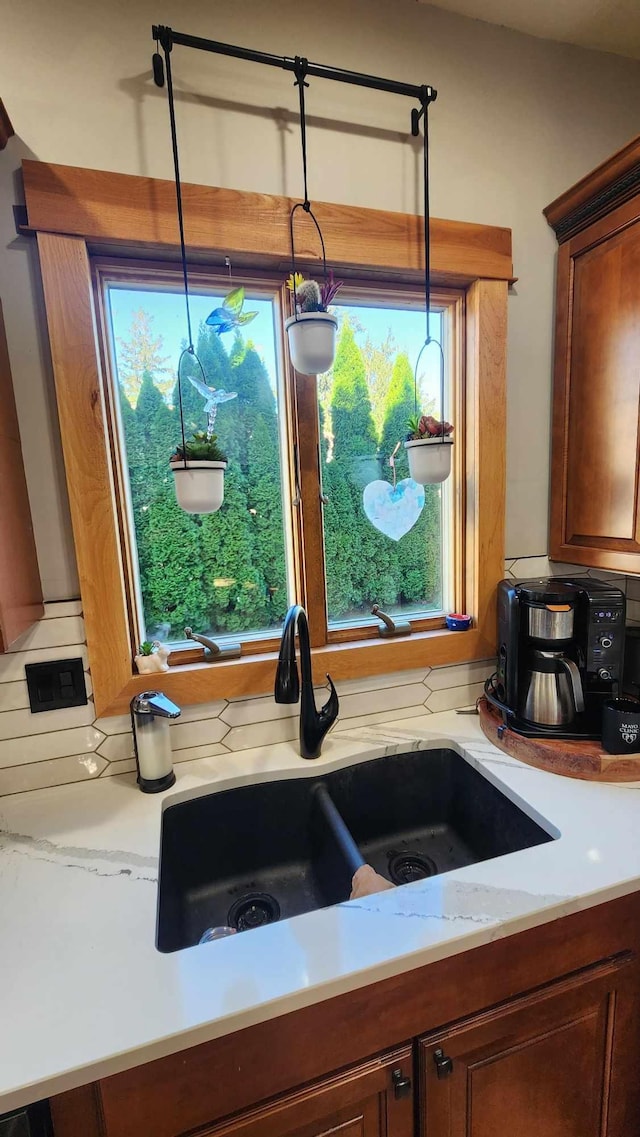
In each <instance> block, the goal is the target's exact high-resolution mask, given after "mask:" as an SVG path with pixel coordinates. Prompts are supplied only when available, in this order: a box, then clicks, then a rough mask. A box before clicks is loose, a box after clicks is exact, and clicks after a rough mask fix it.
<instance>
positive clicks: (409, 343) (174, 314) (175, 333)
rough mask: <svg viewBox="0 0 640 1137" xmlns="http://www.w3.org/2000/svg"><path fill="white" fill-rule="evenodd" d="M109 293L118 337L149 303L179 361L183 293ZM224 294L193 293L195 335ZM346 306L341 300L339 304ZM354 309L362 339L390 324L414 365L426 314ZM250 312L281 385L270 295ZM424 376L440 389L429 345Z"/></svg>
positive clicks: (380, 337)
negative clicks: (138, 311) (277, 372)
mask: <svg viewBox="0 0 640 1137" xmlns="http://www.w3.org/2000/svg"><path fill="white" fill-rule="evenodd" d="M109 298H110V304H111V313H112V320H113V329H114V334H115V337H116V341H117V340H118V339H119V338H123V339H126V338H127V337H128V334H129V328H130V325H131V319H132V316H133V313H134V312H135V311H137V309H139V308H144V309H145V311H147V312H148V313H149V314H150V315H151V317H152V318H153V326H154V330H155V332H156V334H159V335H161V336H162V338H163V341H164V343H163V349H162V350H163V354H164V355H167V356H169V358H170V360H171V362H172V363H174V365H177V362H178V357H179V355H180V347H181V344H182V341H183V340H184V339H185V338H186V334H187V333H186V328H187V323H186V314H185V303H184V296H183V294H182V292H179V291H150V290H148V289H129V288H118V287H115V286H113V285H111V286H110V287H109ZM222 300H223V297H222V295H212V294H211V293H208V294H207V295H202V294H198V293H197V292H191V293H190V307H191V322H192V326H193V332H194V340H195V339H196V337H197V329H198V326H199V324H200V321H201V320H205V319H206V317H207V316H208V315H209V313H210V312H211V311H212V309H213V308H217V307H219V306H220V305H221V304H222ZM342 307H343V306H342V305H340V304H336V305H335V308H336V309H340V308H342ZM348 307H349V310H350V311H351V312H352V313H353V315H354V316H355V317H356V318H357V320H358V322H359V324H361V325H362V328H363V331H362V332H358V333H357V338H358V339H359V340H360V339H364V338H366V335H367V334H368V335H369V336H370V337H371V339H372V340H373V341H374V342H375V343H382V342H383V341H384V340H385V338H386V336H387V332H388V331H389V329H391V330H392V332H393V335H394V338H395V340H396V343H397V345H398V350H399V351H406V353H407V355H408V356H409V359H410V361H411V364H412V366H413V365H414V363H415V360H416V359H417V357H418V352H419V351H420V348H421V347H422V344H423V342H424V336H425V317H424V312H422V311H419V310H418V311H408V310H406V309H404V310H403V309H390V308H385V309H380V308H372V307H364V306H362V305H357V306H356V305H352V304H350V305H348ZM244 310H245V311H257V312H258V315H257V317H256V318H255V320H253V322H252V323H251V324H249V325H247V327H246V328H244V329H243V334H244V336H245V337H246V338H247V339H250V340H251V341H252V342H253V344H254V347H255V348H256V349H257V351H258V352H259V354H260V356H261V357H262V359H263V361H264V364H265V366H266V368H267V371H268V373H269V377H270V379H271V383H272V386H273V388H274V390H275V389H276V351H275V343H276V338H275V334H274V310H273V306H272V304H271V301H270V300H267V299H253V300H252V299H251V298H247V299H246V300H245V304H244ZM431 330H432V333H433V334H437V332H438V330H439V321H438V319H437V318H436V317H435V316H432V326H431ZM222 342H223V344H224V346H225V347H226V348H227V350H229V349H230V347H231V344H232V343H233V332H228V333H226V334H224V335H223V336H222ZM420 371H421V373H424V378H423V381H422V383H421V389H422V394H423V396H427V397H428V396H437V391H438V376H439V368H438V356H437V349H435V348H430V349H428V350H427V351H426V352H425V355H424V356H423V359H422V361H421V366H420Z"/></svg>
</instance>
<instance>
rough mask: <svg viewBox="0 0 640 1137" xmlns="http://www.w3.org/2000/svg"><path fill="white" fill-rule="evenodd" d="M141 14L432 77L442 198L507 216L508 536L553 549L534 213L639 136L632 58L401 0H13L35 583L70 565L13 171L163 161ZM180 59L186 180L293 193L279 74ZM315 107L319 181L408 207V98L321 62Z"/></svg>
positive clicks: (327, 187)
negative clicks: (312, 0)
mask: <svg viewBox="0 0 640 1137" xmlns="http://www.w3.org/2000/svg"><path fill="white" fill-rule="evenodd" d="M152 23H167V24H170V25H172V26H173V27H175V28H177V29H179V30H181V31H189V32H192V33H195V34H200V35H206V36H212V37H215V38H218V39H221V40H226V41H228V42H236V43H243V44H247V45H249V46H252V47H257V48H262V49H265V50H268V51H273V52H277V53H280V54H289V55H294V54H296V53H298V54H306V55H307V56H308V57H309V58H311V59H313V60H316V61H319V62H326V63H331V64H336V65H338V66H343V67H351V68H354V69H358V70H362V71H369V72H373V73H376V74H380V75H389V76H391V77H399V78H406V79H407V80H409V81H413V82H416V83H421V82H429V83H431V84H433V85H434V86H436V87H437V88H438V90H439V98H438V102H437V103H436V105H435V107H434V108H433V111H432V115H431V120H432V139H433V145H432V182H433V186H432V211H433V213H434V215H436V216H440V217H447V218H452V219H461V220H467V221H478V222H485V223H487V224H496V225H506V226H510V227H511V228H512V229H513V238H514V262H515V272H516V275H517V276H518V278H519V280H518V283H517V284H516V286H515V287H514V289H513V294H512V297H511V300H510V307H509V318H510V330H509V439H508V481H509V497H508V524H507V554H508V556H510V557H524V556H531V555H535V554H542V553H544V552H546V548H547V495H548V456H549V396H550V384H551V342H552V309H553V275H554V253H555V241H554V238H553V234H552V233H551V231H550V230H549V229H548V227H547V225H546V222H545V220H544V218H543V217H542V214H541V210H542V208H543V206H545V205H546V204H547V203H548V202H549V201H550V200H551V199H552V198H553V197H555V196H556V195H557V194H558V193H560V192H562V191H563V190H564V189H566V188H567V187H568V186H569V185H570V184H571V183H572V182H574V181H575V180H576V179H577V178H578V177H580V176H581V175H583V174H584V173H586V172H587V171H588V170H589V169H591V168H592V167H593V166H594V165H596V164H597V163H598V162H600V161H602V160H603V159H604V158H606V157H607V156H608V155H609V154H610V153H611V152H612V151H613V150H615V149H616V148H618V147H619V146H621V145H622V144H624V143H625V142H626V141H627V140H628V139H629V138H630V137H631V136H633V135H634V134H635V133H636V132H637V130H638V110H637V108H638V106H640V64H639V63H637V62H633V61H630V60H629V61H627V60H624V59H621V58H618V57H614V56H607V55H603V54H600V53H595V52H588V51H585V50H582V49H579V48H571V47H568V46H566V45H561V44H553V43H550V42H547V41H543V40H538V39H533V38H531V37H527V36H524V35H520V34H518V33H515V32H509V31H507V30H505V29H502V28H497V27H491V26H489V25H487V24H482V23H479V22H477V21H473V20H469V19H466V18H463V17H457V16H453V15H450V14H449V13H446V12H442V11H439V10H437V9H432V8H429V7H424V6H423V5H418V4H414V3H412V2H410V0H351V2H350V3H348V4H345V3H344V0H343V2H341V3H339V2H338V0H323V3H321V4H303V3H301V2H300V0H280V2H276V0H271V2H268V0H242V3H240V4H223V3H218V4H213V3H211V2H210V0H209V2H207V0H187V2H186V3H185V2H182V3H177V2H175V0H128V2H127V3H125V2H123V0H113V3H111V4H110V5H102V4H95V3H94V4H87V3H86V2H81V0H56V2H55V3H53V4H52V3H50V0H46V2H45V0H29V2H28V3H26V4H25V3H24V2H23V0H4V13H3V16H2V28H3V40H4V42H3V53H2V54H3V62H2V91H1V94H2V97H3V99H4V102H5V106H6V107H7V110H8V111H9V113H10V115H11V118H12V120H13V124H14V127H15V129H16V133H17V136H18V137H17V138H15V139H12V141H11V142H10V144H9V146H8V148H7V150H6V151H5V152H4V153H3V154H2V155H0V295H1V296H2V300H3V304H4V308H5V318H6V321H7V332H8V338H9V349H10V354H11V360H12V365H13V374H14V381H15V385H16V396H17V401H18V411H19V416H20V423H21V427H22V432H23V447H24V451H25V457H26V463H27V478H28V483H29V492H30V496H31V501H32V507H33V513H34V520H35V527H36V535H37V541H38V552H39V558H40V566H41V571H42V576H43V581H44V587H45V594H46V597H47V598H48V599H56V598H62V597H67V596H72V595H74V594H76V592H77V580H76V575H75V566H74V558H73V547H72V541H71V536H70V528H69V521H68V508H67V503H66V495H65V489H64V476H63V473H62V466H61V460H60V446H59V437H58V429H57V423H56V418H55V410H54V400H53V396H52V389H51V377H50V363H49V360H48V357H47V348H46V336H44V335H43V331H42V318H41V301H40V296H39V288H38V283H37V270H36V269H35V267H34V258H33V248H32V244H31V243H30V242H28V241H26V240H24V239H17V238H16V237H15V233H14V231H13V228H12V217H11V204H12V202H13V201H14V200H15V197H14V192H15V190H14V178H13V172H14V170H15V169H16V168H17V166H18V165H19V162H20V159H21V158H22V157H23V156H31V157H36V158H38V159H41V160H44V161H49V162H60V163H66V164H69V165H77V166H89V167H97V168H101V169H108V170H117V171H122V172H126V173H136V174H148V175H151V176H155V177H169V176H170V175H171V162H170V149H169V138H168V126H167V109H166V103H165V96H164V93H162V92H159V91H157V89H156V88H155V87H154V86H153V83H152V81H151V78H150V57H151V51H152V43H151V40H150V27H151V24H152ZM174 69H175V81H176V86H177V87H179V88H180V90H181V91H182V92H184V93H185V96H186V97H184V98H182V99H181V101H180V105H179V108H178V121H179V130H180V144H181V154H182V162H183V174H184V177H185V178H186V179H187V180H191V181H196V182H209V183H212V184H217V185H223V186H230V187H237V188H240V189H248V190H264V191H267V192H272V193H291V194H298V193H300V190H301V180H300V168H299V137H298V133H297V129H296V124H295V118H294V116H293V112H295V108H296V105H297V93H296V92H295V91H294V89H293V87H292V81H291V76H290V75H287V74H285V73H284V72H280V71H279V70H276V69H273V70H270V69H266V68H258V67H256V66H255V65H251V64H243V63H240V62H236V61H233V60H230V59H221V58H217V57H211V56H204V55H202V56H200V55H197V54H196V53H193V52H187V51H185V50H181V49H176V50H175V53H174ZM274 108H275V109H274ZM278 108H279V109H278ZM308 110H309V113H310V115H311V116H312V118H311V123H310V136H309V151H310V164H311V165H310V170H311V174H310V190H311V194H312V196H313V197H314V198H316V199H317V200H323V199H324V200H329V201H331V200H332V201H341V202H346V203H348V204H354V205H366V206H374V207H379V208H383V209H392V210H404V211H413V210H417V209H419V177H418V171H419V166H418V155H417V153H416V151H415V149H414V147H413V145H412V143H411V141H410V140H408V138H407V128H408V119H409V104H408V102H407V101H406V100H403V99H400V98H394V97H392V96H383V95H380V94H377V93H373V92H366V91H360V90H357V89H355V88H348V87H343V86H342V85H337V84H330V83H323V82H321V81H320V80H315V81H312V83H311V87H310V90H309V92H308ZM288 116H289V117H288ZM326 236H327V243H328V246H329V252H330V242H331V238H330V234H327V235H326Z"/></svg>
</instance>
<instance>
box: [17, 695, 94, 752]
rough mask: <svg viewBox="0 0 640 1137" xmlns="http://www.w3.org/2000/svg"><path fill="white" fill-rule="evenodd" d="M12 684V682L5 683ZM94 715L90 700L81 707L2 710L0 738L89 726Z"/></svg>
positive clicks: (29, 735)
mask: <svg viewBox="0 0 640 1137" xmlns="http://www.w3.org/2000/svg"><path fill="white" fill-rule="evenodd" d="M7 686H12V684H7ZM94 717H95V708H94V705H93V703H92V702H91V701H89V702H88V703H86V704H85V705H84V706H82V707H65V708H63V709H62V710H59V711H40V712H38V714H35V715H32V714H31V711H30V710H29V709H28V708H27V710H18V711H2V712H1V713H0V739H3V738H28V737H31V736H32V735H34V734H47V733H48V732H50V731H54V730H69V729H70V728H71V727H74V726H90V725H91V723H92V722H93V720H94Z"/></svg>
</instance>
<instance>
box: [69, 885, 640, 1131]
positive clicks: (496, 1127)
mask: <svg viewBox="0 0 640 1137" xmlns="http://www.w3.org/2000/svg"><path fill="white" fill-rule="evenodd" d="M639 953H640V895H634V896H630V897H625V898H622V899H620V900H617V901H612V902H611V903H609V904H607V905H603V906H600V907H596V908H593V909H591V910H589V911H586V912H579V913H575V914H573V915H571V916H567V917H565V918H564V919H561V920H555V921H551V922H550V923H549V924H546V925H544V926H542V927H540V928H535V929H531V930H530V931H527V932H522V933H520V934H519V935H516V936H512V937H509V938H507V939H504V940H497V941H496V942H493V943H490V944H487V945H484V946H483V947H480V948H476V949H475V950H473V951H471V952H467V953H464V954H463V955H460V956H455V957H451V958H447V959H444V960H441V961H438V962H436V963H432V964H429V965H427V966H425V967H422V968H418V969H416V970H414V971H409V972H406V973H403V974H401V975H398V976H394V977H391V978H389V979H386V980H384V981H381V982H379V983H375V984H372V985H371V986H368V987H363V988H361V989H358V990H356V991H352V992H349V993H348V994H345V995H341V996H338V997H336V998H334V999H329V1000H327V1001H325V1002H321V1003H318V1004H316V1005H313V1006H310V1007H306V1008H302V1009H300V1010H298V1011H294V1012H292V1013H291V1014H288V1015H284V1016H282V1017H280V1018H276V1019H272V1020H269V1021H267V1022H264V1023H259V1024H257V1025H255V1026H253V1027H247V1028H246V1029H244V1030H241V1031H238V1032H236V1033H235V1034H231V1035H227V1036H224V1037H222V1038H219V1039H214V1040H212V1041H210V1042H206V1043H203V1044H201V1045H199V1046H195V1047H192V1048H191V1049H188V1050H184V1051H181V1052H179V1053H176V1054H172V1055H168V1056H165V1057H162V1058H158V1059H156V1060H155V1061H154V1062H149V1063H147V1064H146V1065H142V1066H138V1067H134V1068H132V1069H129V1070H124V1071H122V1072H121V1073H116V1074H113V1075H111V1076H109V1077H104V1078H102V1079H101V1080H100V1081H98V1082H94V1083H92V1084H90V1085H87V1086H84V1087H80V1088H79V1089H77V1090H70V1091H68V1092H66V1093H63V1094H60V1095H59V1096H58V1097H54V1098H53V1099H52V1101H51V1108H52V1115H53V1123H54V1132H55V1137H328V1135H329V1134H330V1135H331V1137H498V1135H499V1137H502V1135H503V1134H508V1135H509V1137H640V1078H638V1067H639V1063H640V994H639V991H640V972H639V966H638V959H639ZM443 1024H448V1025H446V1026H444V1025H443ZM401 1040H403V1041H401ZM371 1055H373V1057H371ZM438 1075H440V1076H438Z"/></svg>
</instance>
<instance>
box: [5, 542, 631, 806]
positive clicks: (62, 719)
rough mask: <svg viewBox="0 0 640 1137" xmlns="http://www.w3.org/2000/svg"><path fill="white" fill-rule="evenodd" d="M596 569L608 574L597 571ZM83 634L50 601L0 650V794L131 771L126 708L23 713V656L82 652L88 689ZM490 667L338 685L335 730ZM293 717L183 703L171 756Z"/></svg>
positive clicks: (467, 683) (211, 752)
mask: <svg viewBox="0 0 640 1137" xmlns="http://www.w3.org/2000/svg"><path fill="white" fill-rule="evenodd" d="M505 571H510V572H512V573H513V575H514V576H544V575H553V574H555V575H557V574H559V573H567V572H576V573H580V574H582V575H585V574H586V572H587V570H586V569H584V568H581V569H580V568H579V569H576V567H575V566H572V565H559V564H554V563H553V562H550V561H549V560H548V558H547V557H546V556H544V557H528V558H522V559H520V560H513V561H508V562H507V565H506V566H505ZM593 575H594V576H600V575H604V574H602V573H599V572H597V571H594V572H593ZM608 575H613V576H614V578H615V583H617V582H618V579H621V578H618V577H616V576H615V574H608ZM622 580H623V585H624V578H622ZM627 591H628V595H629V597H630V601H629V603H628V608H629V613H628V614H629V617H630V618H637V619H638V620H640V577H639V578H629V579H628V580H627ZM45 625H46V628H45V629H44V630H43V628H44V626H45ZM84 638H85V637H84V628H83V621H82V618H81V604H80V601H77V600H72V601H62V602H60V603H56V604H47V605H46V608H45V616H44V618H43V619H42V620H41V621H40V622H39V624H38V625H37V627H35V628H34V629H33V630H32V631H31V632H29V633H28V634H27V636H26V637H23V640H22V641H21V642H20V644H19V645H18V650H17V651H14V652H11V653H8V654H6V655H0V795H2V794H11V793H20V792H22V791H23V790H29V789H35V788H39V787H44V786H54V785H59V784H60V785H61V784H64V783H66V782H74V781H80V780H84V779H88V778H95V777H109V776H110V775H113V774H125V773H126V774H129V773H132V772H133V771H134V770H135V761H134V758H133V738H132V735H131V720H130V717H129V715H114V716H112V717H109V718H104V717H103V718H100V719H95V720H94V718H93V715H94V709H93V703H92V702H90V703H89V704H88V705H87V706H85V707H74V708H70V709H69V710H62V711H45V712H42V713H41V714H37V715H32V714H31V712H30V711H29V710H28V698H27V688H26V683H25V675H24V667H25V664H26V663H40V662H43V661H45V660H51V659H67V658H73V657H77V656H80V657H81V658H82V660H83V664H84V668H85V679H86V681H87V688H88V692H89V693H90V692H91V681H90V676H89V674H88V659H87V653H86V646H85V644H84ZM492 668H493V660H491V659H489V660H481V661H478V662H473V663H462V664H455V665H453V666H451V667H437V668H433V669H429V668H428V667H424V668H419V669H415V670H412V671H399V672H394V673H393V674H390V675H373V676H365V677H363V678H361V679H353V680H347V681H343V682H339V683H337V684H336V686H337V689H338V693H339V695H340V718H339V720H338V723H337V725H336V727H335V729H336V730H338V731H340V730H349V729H352V728H353V727H359V726H366V725H367V724H374V723H379V722H385V721H386V722H392V721H395V722H398V721H401V720H402V719H403V718H406V717H413V716H414V715H416V714H428V713H430V712H434V711H441V710H449V709H453V708H456V707H465V706H470V705H473V703H475V701H476V699H477V697H478V695H480V694H481V693H482V686H483V680H484V678H485V677H486V675H488V674H490V672H491V670H492ZM326 698H327V691H326V688H319V689H318V690H317V691H316V700H317V704H318V706H320V704H321V703H322V702H324V701H325V700H326ZM298 714H299V707H298V706H292V705H284V706H279V705H278V704H276V703H275V702H274V699H273V697H272V696H271V695H266V696H258V697H256V698H253V699H252V698H246V697H244V698H239V699H232V700H229V701H226V700H224V699H217V700H215V701H212V702H209V703H204V704H200V705H197V706H188V707H185V708H184V709H183V710H182V714H181V717H180V719H179V720H177V721H176V722H175V723H173V724H172V725H171V727H170V730H171V742H172V747H173V751H174V760H175V761H176V762H181V761H184V762H186V761H191V760H192V759H194V758H207V757H215V755H217V754H221V755H228V754H229V753H230V752H232V751H235V750H244V749H247V748H251V747H256V746H266V745H269V744H271V743H274V742H275V743H277V742H284V741H289V740H291V739H295V738H297V736H298V730H299V723H298Z"/></svg>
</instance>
